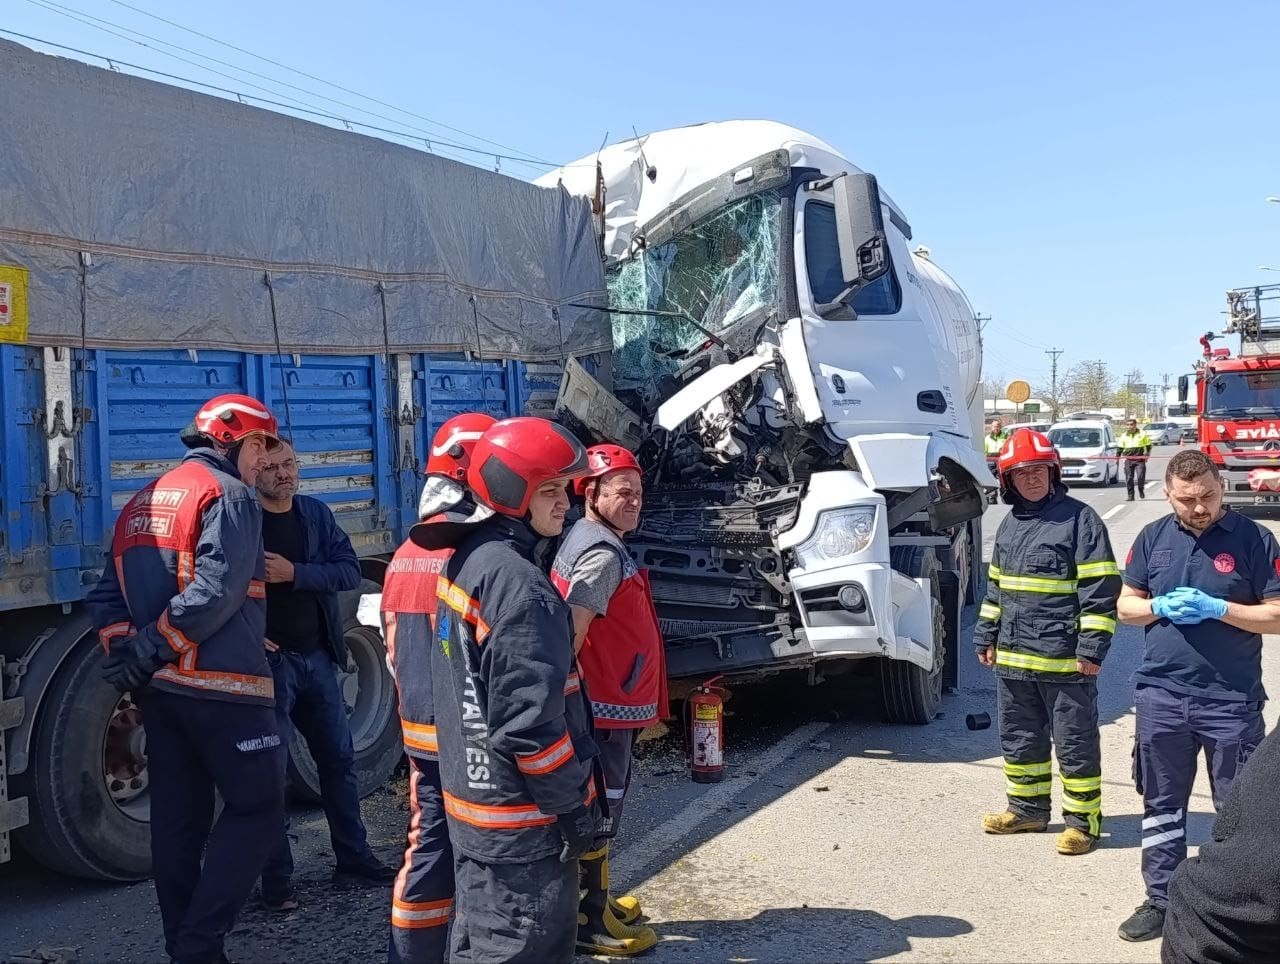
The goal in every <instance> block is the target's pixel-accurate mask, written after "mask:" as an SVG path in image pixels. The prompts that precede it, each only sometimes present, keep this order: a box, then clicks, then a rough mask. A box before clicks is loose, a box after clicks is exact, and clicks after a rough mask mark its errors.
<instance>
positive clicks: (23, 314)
mask: <svg viewBox="0 0 1280 964" xmlns="http://www.w3.org/2000/svg"><path fill="white" fill-rule="evenodd" d="M27 274H28V272H27V269H26V268H14V267H10V266H9V265H6V264H0V342H8V343H11V344H18V345H23V344H26V341H27Z"/></svg>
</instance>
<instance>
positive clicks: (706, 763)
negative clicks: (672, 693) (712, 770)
mask: <svg viewBox="0 0 1280 964" xmlns="http://www.w3.org/2000/svg"><path fill="white" fill-rule="evenodd" d="M707 709H708V710H710V711H711V721H712V722H702V721H703V719H704V717H703V716H702V713H701V711H702V707H698V710H699V712H698V717H697V719H696V720H695V721H694V724H693V765H694V766H695V767H720V766H723V765H724V747H722V746H721V745H720V727H719V726H718V725H717V723H716V722H715V719H716V713H715V707H707Z"/></svg>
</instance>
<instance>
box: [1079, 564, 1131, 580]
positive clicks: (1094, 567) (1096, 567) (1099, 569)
mask: <svg viewBox="0 0 1280 964" xmlns="http://www.w3.org/2000/svg"><path fill="white" fill-rule="evenodd" d="M1118 575H1120V567H1119V566H1117V565H1116V564H1115V563H1114V562H1082V563H1080V565H1078V566H1076V578H1077V579H1099V578H1101V577H1102V576H1118Z"/></svg>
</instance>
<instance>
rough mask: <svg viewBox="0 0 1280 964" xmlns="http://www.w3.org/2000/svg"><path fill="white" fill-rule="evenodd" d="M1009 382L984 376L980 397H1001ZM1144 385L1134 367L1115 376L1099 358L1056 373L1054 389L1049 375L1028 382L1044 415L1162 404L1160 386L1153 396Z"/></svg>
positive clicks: (1141, 410) (1134, 411) (1136, 410)
mask: <svg viewBox="0 0 1280 964" xmlns="http://www.w3.org/2000/svg"><path fill="white" fill-rule="evenodd" d="M1009 381H1010V379H1009V378H1006V377H1005V376H1004V374H1003V373H997V374H992V375H988V376H985V377H984V378H983V379H982V397H983V398H984V399H986V400H988V401H990V400H991V399H997V398H1004V392H1005V388H1006V386H1008V384H1009ZM1144 386H1146V382H1145V380H1144V379H1143V377H1142V372H1141V371H1138V370H1137V369H1135V370H1133V371H1128V372H1125V373H1124V374H1123V375H1117V374H1116V373H1114V372H1112V370H1111V367H1110V366H1109V365H1108V364H1107V363H1106V362H1105V361H1103V360H1102V359H1091V360H1089V361H1082V362H1078V363H1077V364H1075V365H1072V366H1071V367H1070V368H1068V369H1066V370H1065V371H1063V372H1060V373H1059V375H1058V383H1057V386H1056V389H1055V386H1054V384H1053V382H1052V380H1051V379H1049V378H1044V379H1043V380H1037V381H1036V382H1034V383H1033V384H1032V388H1031V394H1032V396H1033V397H1034V398H1039V399H1040V400H1041V403H1042V405H1043V408H1042V412H1041V413H1042V414H1043V415H1044V416H1045V417H1053V418H1056V417H1057V416H1058V415H1060V414H1062V413H1063V412H1073V411H1084V410H1088V411H1097V410H1098V409H1102V408H1123V409H1124V410H1125V413H1126V414H1131V415H1135V416H1136V415H1142V414H1145V413H1146V411H1147V405H1148V403H1149V402H1150V401H1152V400H1154V401H1155V404H1156V405H1160V404H1163V399H1164V390H1163V388H1161V389H1160V391H1159V393H1158V395H1155V396H1153V395H1152V393H1151V391H1150V389H1149V387H1146V388H1144Z"/></svg>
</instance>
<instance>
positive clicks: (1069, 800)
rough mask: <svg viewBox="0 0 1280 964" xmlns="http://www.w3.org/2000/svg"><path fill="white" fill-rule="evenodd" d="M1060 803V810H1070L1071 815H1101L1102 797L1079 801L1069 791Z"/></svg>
mask: <svg viewBox="0 0 1280 964" xmlns="http://www.w3.org/2000/svg"><path fill="white" fill-rule="evenodd" d="M1064 796H1065V799H1064V800H1063V801H1062V809H1063V810H1070V811H1071V812H1072V813H1101V812H1102V795H1101V794H1099V795H1098V796H1096V797H1094V798H1093V799H1091V800H1081V799H1080V798H1079V797H1078V796H1076V795H1075V794H1074V793H1072V792H1071V791H1070V790H1068V791H1067V792H1066V794H1065V795H1064Z"/></svg>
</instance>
